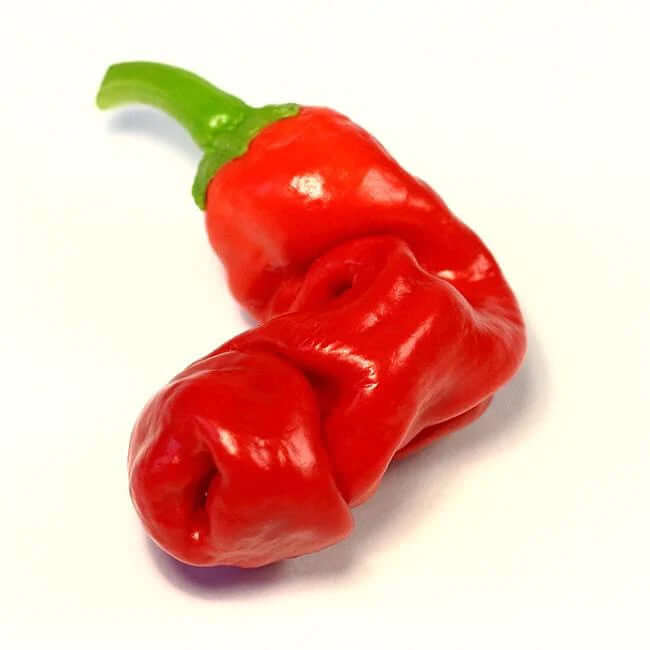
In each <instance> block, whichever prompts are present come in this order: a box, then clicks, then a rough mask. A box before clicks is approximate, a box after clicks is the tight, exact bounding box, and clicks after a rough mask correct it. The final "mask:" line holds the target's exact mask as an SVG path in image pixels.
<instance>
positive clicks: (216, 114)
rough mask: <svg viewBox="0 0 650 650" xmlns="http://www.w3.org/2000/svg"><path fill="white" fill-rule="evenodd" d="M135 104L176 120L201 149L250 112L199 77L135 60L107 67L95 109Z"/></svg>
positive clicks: (247, 107) (170, 67)
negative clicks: (155, 110) (162, 112)
mask: <svg viewBox="0 0 650 650" xmlns="http://www.w3.org/2000/svg"><path fill="white" fill-rule="evenodd" d="M132 102H137V103H140V104H148V105H149V106H155V107H156V108H160V109H161V110H163V111H165V112H166V113H168V114H169V115H171V116H172V117H173V118H174V119H176V120H178V122H180V123H181V124H182V125H183V126H184V127H185V128H186V129H187V130H188V131H189V133H190V135H191V136H192V138H193V139H194V141H195V142H196V143H197V144H198V145H199V147H201V149H203V150H207V149H210V148H211V147H212V146H214V139H215V136H216V134H217V133H218V132H219V131H220V130H223V129H224V128H228V127H230V128H232V127H233V126H236V124H239V123H240V122H241V121H243V120H244V118H245V117H247V116H248V115H249V114H251V113H252V112H253V110H254V109H252V108H251V107H250V106H248V105H246V104H245V103H244V102H243V101H241V100H240V99H238V98H237V97H234V96H233V95H229V94H228V93H225V92H223V91H222V90H219V89H218V88H216V87H215V86H213V85H212V84H211V83H209V82H208V81H206V80H205V79H202V78H201V77H199V76H197V75H195V74H193V73H191V72H188V71H187V70H182V69H181V68H175V67H173V66H170V65H164V64H162V63H148V62H143V61H135V62H131V63H117V64H115V65H112V66H111V67H110V68H108V70H107V72H106V75H105V76H104V80H103V81H102V85H101V87H100V89H99V93H98V94H97V105H98V106H99V108H113V107H115V106H119V105H121V104H127V103H132Z"/></svg>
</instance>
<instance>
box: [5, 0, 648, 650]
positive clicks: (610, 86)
mask: <svg viewBox="0 0 650 650" xmlns="http://www.w3.org/2000/svg"><path fill="white" fill-rule="evenodd" d="M30 5H31V3H16V4H15V5H14V6H13V8H12V12H11V13H9V12H8V11H7V10H5V11H4V12H3V16H2V24H1V26H0V37H1V38H0V54H1V57H0V60H1V61H2V63H1V64H0V65H1V66H2V75H1V77H0V79H1V81H0V84H1V85H0V146H1V147H2V150H1V153H0V156H1V158H0V161H1V164H2V170H1V173H0V186H1V187H0V189H1V193H0V208H1V228H2V230H1V234H0V265H1V267H0V283H1V285H2V286H1V291H2V293H1V295H2V307H3V315H2V320H1V325H0V327H1V328H2V336H1V337H0V344H1V345H2V351H1V352H2V354H1V359H2V367H1V372H2V380H1V381H2V383H3V386H2V391H1V395H2V424H1V425H0V460H1V462H2V465H1V467H0V521H1V524H0V526H1V530H0V553H1V557H2V562H3V567H2V572H1V579H0V640H2V639H10V640H11V643H10V644H9V645H8V646H6V647H12V648H13V647H19V646H20V644H21V642H23V641H25V642H27V641H30V640H41V644H40V647H50V645H51V644H53V643H55V642H57V641H67V642H68V643H72V646H74V645H75V644H76V642H79V643H81V644H82V645H81V646H80V647H88V646H87V644H83V642H86V643H87V642H89V641H97V640H108V642H110V643H113V644H114V643H115V642H117V641H119V642H120V645H119V646H115V645H113V647H127V646H128V645H129V644H131V643H133V644H138V645H139V647H149V646H151V647H154V646H155V647H167V646H169V647H176V648H179V647H182V648H189V647H192V645H194V646H196V645H197V644H200V646H199V647H215V648H219V647H224V648H236V647H237V648H239V647H244V648H332V647H338V648H348V647H349V648H353V647H358V648H375V647H389V648H394V647H399V648H421V647H436V648H479V647H481V648H484V647H490V648H492V647H494V648H501V649H502V648H518V649H520V648H577V647H603V648H605V647H608V648H612V647H621V648H635V647H648V643H650V634H649V632H648V623H647V618H645V620H644V617H647V607H648V599H649V598H650V593H649V587H648V583H649V580H650V560H649V557H648V556H649V553H648V549H649V547H650V532H649V522H648V517H649V508H648V504H649V496H650V473H649V470H648V467H649V460H650V453H649V452H650V442H649V441H650V426H649V424H648V386H649V384H650V382H649V378H648V367H649V362H650V354H649V346H648V343H647V336H648V325H650V318H649V316H650V314H649V306H648V305H649V303H650V301H649V298H650V291H649V289H650V286H649V285H650V280H649V276H650V273H649V272H648V244H649V243H650V242H649V238H648V219H649V218H650V198H649V197H650V155H649V153H648V152H649V151H650V127H649V121H650V95H649V90H648V87H649V78H648V74H649V64H650V46H649V45H648V29H647V28H648V23H649V19H650V16H649V15H648V11H647V9H645V7H646V5H647V3H644V2H641V1H635V2H633V1H629V2H625V1H623V2H621V1H618V2H615V1H614V0H612V1H610V2H605V1H603V2H598V1H596V0H594V1H591V2H587V1H582V2H579V1H577V0H562V1H560V0H557V1H556V0H551V1H548V2H543V3H542V2H533V1H529V2H514V1H513V2H505V1H501V2H498V1H485V0H483V1H477V2H470V1H468V0H464V1H460V2H459V1H456V2H453V3H452V2H448V3H440V2H406V1H404V0H403V1H401V2H378V1H375V2H340V3H338V2H301V3H288V2H284V1H282V0H274V1H273V2H264V3H259V4H258V5H251V4H249V3H237V2H233V1H231V2H224V3H220V2H218V0H214V1H212V2H209V3H204V4H201V5H195V4H193V3H178V2H174V3H161V2H157V3H153V2H151V3H150V2H146V3H145V2H140V3H138V2H134V1H131V2H122V1H118V0H111V2H107V3H102V4H96V3H81V2H79V3H71V2H61V1H59V2H52V3H47V5H45V3H43V5H41V6H37V5H36V4H35V3H34V5H33V6H30ZM168 7H170V8H168ZM129 59H150V60H159V61H164V62H169V63H174V64H176V65H180V66H183V67H187V68H189V69H192V70H195V71H196V72H198V73H200V74H202V75H203V76H205V77H207V78H208V79H210V80H212V81H213V82H214V83H216V84H217V85H220V86H222V87H223V88H224V89H226V90H229V91H231V92H233V93H236V94H239V95H240V96H242V97H243V98H244V99H246V100H247V101H249V102H250V103H253V104H262V103H267V102H282V101H290V100H295V101H298V102H300V103H303V104H322V105H328V106H332V107H335V108H337V109H339V110H340V111H342V112H344V113H346V114H348V115H349V116H350V117H352V119H354V120H355V121H357V122H359V123H360V124H362V125H363V126H365V127H366V128H367V129H368V130H370V131H371V132H372V133H374V134H375V135H377V136H378V137H379V139H380V140H381V141H382V142H383V143H384V144H385V145H386V146H387V147H388V149H389V150H390V151H391V152H392V153H393V154H394V155H395V156H396V157H397V159H398V160H400V161H401V163H402V164H403V165H404V166H405V167H406V168H407V169H408V170H410V171H412V172H413V173H415V174H416V175H418V176H421V177H423V178H425V179H427V180H428V181H429V182H430V183H431V184H432V185H433V186H434V187H435V188H436V189H437V190H438V191H439V192H440V193H441V194H442V196H443V197H444V198H445V200H446V201H447V202H448V204H449V205H450V207H451V208H452V209H453V210H454V211H455V212H456V214H458V215H459V216H460V217H461V218H462V219H463V220H465V221H466V222H467V223H468V224H469V225H470V226H471V227H472V228H474V229H475V230H476V231H477V232H478V233H479V234H480V235H481V237H482V238H483V239H484V240H485V242H486V243H487V244H488V245H489V246H490V247H491V249H492V250H493V252H494V254H495V255H496V257H497V259H498V260H499V261H500V263H501V265H502V267H503V269H504V271H505V273H506V275H507V277H508V279H509V280H510V282H511V284H512V286H513V288H514V289H515V291H516V293H517V295H518V296H519V298H520V301H521V305H522V308H523V310H524V312H525V316H526V318H527V323H528V326H529V333H530V347H529V350H528V355H527V358H526V362H525V365H524V366H523V368H522V370H521V371H520V373H519V374H518V375H517V377H516V378H515V379H514V380H513V381H512V382H511V383H510V384H509V385H508V386H507V387H506V388H505V389H504V390H503V391H502V392H501V393H500V394H499V395H498V397H497V399H496V401H495V403H494V405H493V407H492V408H491V409H490V411H489V412H488V413H487V414H486V415H485V416H484V417H483V418H482V419H481V420H480V421H479V422H478V423H476V424H474V425H472V426H471V427H469V428H468V429H466V430H464V431H462V432H459V433H457V434H456V435H454V436H453V437H451V438H449V439H446V440H444V441H442V442H440V443H438V444H436V445H435V446H433V447H431V448H429V449H427V450H426V451H424V452H422V453H420V454H419V455H418V456H416V457H413V458H412V459H410V460H408V461H405V462H403V463H401V464H400V465H398V466H397V467H395V468H394V469H391V470H390V471H389V472H388V474H387V476H386V477H385V479H384V481H383V484H382V487H381V489H380V490H379V492H378V494H377V495H376V496H375V498H374V499H373V500H372V501H371V502H369V503H367V504H366V505H364V506H363V507H361V508H359V509H358V510H356V511H355V516H356V519H357V529H356V532H355V533H354V534H353V535H352V536H351V537H350V538H349V539H348V540H346V541H345V542H343V543H341V544H339V545H338V546H337V547H334V548H332V549H330V550H327V551H325V552H322V553H319V554H316V555H313V556H309V557H304V558H301V559H298V560H294V561H287V562H283V563H281V564H279V565H276V566H271V567H269V568H265V569H261V570H257V571H248V572H247V571H240V570H235V569H215V570H196V569H189V568H184V567H183V566H181V565H179V564H178V563H176V562H174V561H171V560H169V559H167V558H166V557H165V556H163V555H162V554H161V553H160V552H158V551H156V550H154V549H153V548H152V546H151V544H149V543H148V542H147V541H146V539H145V537H144V535H143V532H142V529H141V526H140V523H139V521H138V520H137V518H136V516H135V514H134V512H133V509H132V507H131V504H130V502H129V498H128V493H127V484H126V467H125V465H126V460H125V457H126V450H127V444H128V437H129V432H130V428H131V425H132V423H133V421H134V419H135V417H136V416H137V414H138V412H139V410H140V408H141V407H142V405H143V404H144V402H145V401H146V399H147V398H148V397H149V396H150V395H151V394H152V393H153V392H155V391H156V390H157V389H158V388H159V387H160V386H162V385H163V384H164V383H165V382H166V381H167V379H169V378H170V377H171V376H172V375H173V374H175V373H176V372H177V371H179V370H180V369H182V368H183V367H184V366H185V365H186V364H187V363H189V362H190V361H192V360H193V359H195V358H196V357H198V356H199V355H202V354H204V353H206V352H208V351H209V350H211V349H213V348H214V347H216V346H217V345H218V344H219V343H221V342H223V341H224V340H226V339H227V338H229V337H230V336H231V335H233V334H235V333H237V332H239V331H240V330H242V329H243V328H245V327H247V326H248V322H247V321H246V320H245V318H244V317H243V315H242V313H241V312H240V310H239V308H238V307H237V305H236V304H235V303H234V301H233V300H232V298H231V297H230V296H229V294H228V292H227V289H226V286H225V283H224V277H223V273H222V270H221V267H220V265H219V263H218V261H217V260H216V258H215V257H214V256H213V254H212V252H211V250H210V249H209V246H208V243H207V238H206V236H205V233H204V229H203V222H202V216H201V214H200V213H199V212H198V210H197V209H196V207H195V206H194V204H193V202H192V199H191V196H190V185H191V182H192V178H193V174H194V169H195V165H196V163H197V162H198V160H199V152H198V150H197V149H196V148H195V147H194V145H193V144H192V142H191V141H190V139H189V137H188V136H186V135H185V134H184V132H183V131H182V130H181V129H180V128H179V127H178V126H176V125H175V124H173V123H172V122H171V121H170V120H169V119H168V118H167V117H166V116H163V115H161V114H158V113H156V112H154V111H153V110H148V109H143V108H133V109H125V110H123V111H121V112H115V113H112V114H106V113H101V112H100V111H98V110H96V109H95V107H94V103H93V102H94V95H95V92H96V90H97V87H98V84H99V82H100V80H101V77H102V75H103V72H104V69H105V67H106V66H107V65H108V64H110V63H112V62H115V61H120V60H129ZM0 643H1V641H0ZM45 643H47V644H48V645H47V646H46V645H44V644H45Z"/></svg>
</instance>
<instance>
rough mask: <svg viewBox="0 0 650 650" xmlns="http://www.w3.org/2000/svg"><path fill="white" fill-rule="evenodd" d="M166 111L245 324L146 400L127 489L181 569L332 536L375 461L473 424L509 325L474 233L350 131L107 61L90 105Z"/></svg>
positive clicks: (494, 381)
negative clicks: (194, 167)
mask: <svg viewBox="0 0 650 650" xmlns="http://www.w3.org/2000/svg"><path fill="white" fill-rule="evenodd" d="M130 101H139V102H144V103H148V104H153V105H155V106H158V107H160V108H163V109H164V110H166V111H167V112H169V113H170V114H171V115H173V116H174V117H176V118H177V119H178V120H179V121H181V123H183V124H184V125H185V126H186V127H187V128H188V129H189V131H190V133H191V134H192V136H193V137H194V139H195V140H196V142H197V143H198V144H199V145H200V146H201V147H202V148H203V149H204V150H205V151H206V154H205V157H204V159H203V161H202V163H201V166H200V168H199V173H198V174H197V179H196V181H195V185H194V195H195V198H196V200H197V202H198V203H199V205H200V206H201V207H203V206H204V205H205V206H206V221H207V230H208V234H209V237H210V242H211V243H212V246H213V247H214V249H215V251H216V252H217V254H218V255H219V257H220V258H221V260H222V262H223V264H224V265H225V268H226V270H227V273H228V279H229V283H230V287H231V289H232V292H233V294H234V296H235V297H236V298H237V300H239V301H240V302H241V304H242V305H244V306H245V307H246V309H248V310H249V311H250V312H251V313H252V314H254V315H255V316H256V317H257V319H258V320H259V321H260V323H261V324H260V325H259V326H258V327H256V328H254V329H252V330H250V331H248V332H245V333H243V334H241V335H240V336H237V337H236V338H234V339H233V340H231V341H229V342H227V343H225V344H224V345H222V346H221V347H219V348H217V349H216V350H215V351H214V352H212V353H211V354H209V355H207V356H206V357H204V358H203V359H200V360H199V361H197V362H196V363H193V364H192V365H190V366H189V367H188V368H187V369H185V370H184V371H183V372H181V373H180V374H179V375H178V376H176V377H175V378H174V379H173V380H172V381H171V382H170V383H169V384H168V385H167V386H166V387H165V388H163V389H162V390H161V391H160V392H159V393H158V394H157V395H156V396H155V397H154V398H153V400H152V401H151V402H150V403H149V404H148V405H147V406H146V407H145V409H144V411H143V413H142V414H141V416H140V418H139V419H138V421H137V423H136V425H135V429H134V431H133V435H132V440H131V446H130V450H129V462H128V464H129V475H130V487H131V496H132V499H133V502H134V504H135V507H136V509H137V511H138V513H139V515H140V517H141V519H142V521H143V523H144V525H145V526H146V528H147V530H148V532H149V534H150V535H151V537H152V538H153V539H154V540H155V541H156V542H157V543H158V544H159V545H160V546H161V547H162V548H163V549H165V550H166V551H167V552H168V553H170V554H172V555H173V556H175V557H176V558H178V559H180V560H182V561H184V562H187V563H190V564H195V565H217V564H227V565H238V566H242V567H253V566H259V565H263V564H267V563H270V562H274V561H277V560H280V559H282V558H287V557H293V556H296V555H300V554H303V553H309V552H312V551H316V550H318V549H322V548H323V547H326V546H329V545H331V544H334V543H335V542H337V541H339V540H340V539H342V538H343V537H345V536H346V535H347V534H348V533H349V532H350V530H351V528H352V526H353V520H352V517H351V514H350V506H356V505H358V504H360V503H362V502H363V501H364V500H365V499H367V498H368V497H369V496H371V494H372V493H373V491H374V490H375V489H376V487H377V485H378V483H379V481H380V479H381V477H382V475H383V474H384V472H385V471H386V468H387V467H388V465H389V463H390V462H391V460H393V459H394V458H398V457H401V456H404V455H406V454H409V453H411V452H413V451H416V450H418V449H420V448H421V447H423V446H425V445H427V444H428V443H430V442H431V441H432V440H434V439H436V438H437V437H439V436H441V435H444V434H446V433H449V432H451V431H453V430H454V429H457V428H458V427H461V426H463V425H465V424H467V423H469V422H471V421H472V420H474V419H475V418H477V417H478V416H480V415H481V413H483V411H484V410H485V409H486V408H487V406H488V404H489V402H490V399H491V397H492V395H493V394H494V392H495V391H496V390H497V389H498V388H499V387H500V386H502V385H503V384H504V383H505V382H506V381H507V380H508V379H509V378H510V377H511V376H512V375H513V374H514V372H515V371H516V370H517V368H518V366H519V364H520V363H521V360H522V358H523V355H524V350H525V332H524V324H523V321H522V316H521V313H520V311H519V308H518V306H517V302H516V300H515V297H514V295H513V293H512V291H511V290H510V288H509V287H508V285H507V284H506V281H505V279H504V278H503V276H502V274H501V271H500V270H499V267H498V266H497V263H496V262H495V260H494V258H493V257H492V255H491V254H490V252H489V251H488V249H487V248H486V247H485V245H484V244H483V243H482V242H481V241H480V239H479V238H478V237H477V236H476V235H475V234H474V233H473V232H472V231H471V230H470V229H469V228H467V227H466V226H465V225H463V224H462V223H461V222H460V221H458V219H456V218H455V217H454V215H453V214H451V212H450V211H449V209H448V208H447V207H446V206H445V204H444V203H443V202H442V200H441V199H440V198H439V197H438V196H437V195H436V193H435V192H434V191H433V190H432V189H431V188H430V187H429V186H428V185H427V184H426V183H424V182H423V181H421V180H418V179H416V178H414V177H413V176H411V175H409V174H408V173H407V172H405V171H404V170H403V169H402V168H401V167H400V166H399V165H398V164H397V163H396V162H395V160H393V159H392V158H391V157H390V156H389V154H388V153H387V152H386V151H385V150H384V149H383V148H382V147H381V145H380V144H379V143H378V142H377V141H376V140H374V139H373V138H372V137H371V136H370V135H369V134H368V133H366V132H365V131H364V130H363V129H361V128H360V127H358V126H357V125H355V124H354V123H353V122H351V121H350V120H349V119H347V118H346V117H344V116H343V115H340V114H339V113H336V112H334V111H332V110H329V109H326V108H313V107H298V106H296V105H294V104H286V105H282V106H267V107H264V108H262V109H252V108H250V107H248V106H246V105H245V104H243V102H241V101H240V100H238V99H236V98H234V97H232V96H230V95H226V94H225V93H222V92H221V91H219V90H217V89H215V88H214V87H213V86H211V85H210V84H208V83H207V82H205V81H204V80H202V79H200V78H199V77H196V76H194V75H192V74H191V73H188V72H185V71H182V70H179V69H177V68H171V67H169V66H162V65H159V64H151V63H126V64H119V65H116V66H112V67H111V68H109V70H108V72H107V74H106V77H105V79H104V82H103V84H102V88H101V90H100V93H99V96H98V104H99V105H100V107H102V108H106V107H111V106H114V105H117V104H121V103H125V102H130Z"/></svg>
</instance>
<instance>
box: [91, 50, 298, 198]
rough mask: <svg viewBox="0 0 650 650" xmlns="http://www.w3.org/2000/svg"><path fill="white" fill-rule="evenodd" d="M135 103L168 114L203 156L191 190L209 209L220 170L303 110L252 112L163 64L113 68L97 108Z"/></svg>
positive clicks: (286, 108)
mask: <svg viewBox="0 0 650 650" xmlns="http://www.w3.org/2000/svg"><path fill="white" fill-rule="evenodd" d="M133 102H137V103H140V104H147V105H149V106H154V107H156V108H159V109H161V110H163V111H165V112H166V113H168V114H169V115H170V116H172V117H173V118H174V119H176V120H177V121H178V122H180V124H182V125H183V126H184V127H185V128H186V129H187V131H188V132H189V133H190V135H191V136H192V138H193V139H194V141H195V142H196V144H197V145H198V146H199V147H201V149H202V150H203V151H204V152H205V155H204V157H203V160H202V161H201V164H200V165H199V170H198V172H197V176H196V178H195V181H194V186H193V188H192V193H193V194H194V199H195V200H196V202H197V204H198V205H199V207H200V208H204V207H205V191H206V189H207V186H208V183H209V182H210V180H211V179H212V177H213V176H214V174H215V173H216V171H217V170H218V169H219V167H221V166H222V165H223V164H225V163H226V162H228V161H229V160H232V159H233V158H235V157H237V156H241V155H242V154H244V153H245V152H246V150H247V149H248V145H249V143H250V141H251V140H252V139H253V138H254V137H255V135H257V134H258V133H259V132H260V131H261V130H262V129H263V128H264V127H265V126H267V125H268V124H270V123H271V122H275V121H276V120H279V119H282V118H285V117H290V116H292V115H295V114H296V113H297V112H298V110H299V107H298V106H297V105H296V104H280V105H275V104H270V105H268V106H263V107H261V108H253V107H252V106H249V105H248V104H246V103H244V102H243V101H242V100H241V99H238V98H237V97H234V96H233V95H229V94H228V93H225V92H223V91H222V90H219V89H218V88H216V87H215V86H213V85H212V84H211V83H209V82H207V81H206V80H205V79H202V78H201V77H199V76H197V75H195V74H193V73H191V72H188V71H187V70H182V69H180V68H175V67H172V66H169V65H163V64H161V63H148V62H140V61H137V62H131V63H118V64H115V65H112V66H111V67H110V68H109V69H108V70H107V72H106V75H105V76H104V80H103V81H102V84H101V87H100V89H99V93H98V94H97V105H98V106H99V108H102V109H105V108H114V107H115V106H120V105H123V104H129V103H133Z"/></svg>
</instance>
